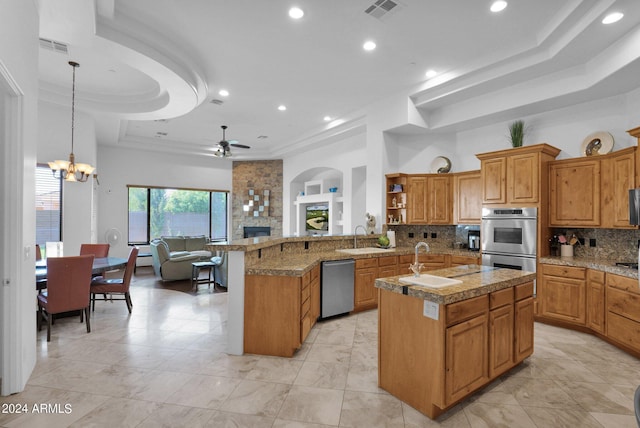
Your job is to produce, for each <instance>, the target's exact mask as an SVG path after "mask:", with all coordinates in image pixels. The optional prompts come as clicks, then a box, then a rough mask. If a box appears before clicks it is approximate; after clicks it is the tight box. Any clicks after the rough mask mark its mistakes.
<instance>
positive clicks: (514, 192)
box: [476, 144, 560, 206]
mask: <svg viewBox="0 0 640 428" xmlns="http://www.w3.org/2000/svg"><path fill="white" fill-rule="evenodd" d="M559 153H560V149H557V148H555V147H553V146H550V145H548V144H536V145H533V146H524V147H518V148H513V149H508V150H500V151H497V152H490V153H482V154H479V155H476V157H477V158H478V159H480V164H481V171H482V172H481V179H482V202H483V203H484V204H491V205H509V206H531V205H537V204H539V203H541V202H544V201H545V198H546V189H547V186H548V183H547V181H546V177H547V174H546V168H547V162H549V161H551V160H553V159H555V157H556V156H558V154H559Z"/></svg>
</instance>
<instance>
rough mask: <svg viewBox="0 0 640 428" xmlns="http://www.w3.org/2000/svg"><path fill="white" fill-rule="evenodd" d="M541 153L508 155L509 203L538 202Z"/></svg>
mask: <svg viewBox="0 0 640 428" xmlns="http://www.w3.org/2000/svg"><path fill="white" fill-rule="evenodd" d="M539 167H540V154H539V153H523V154H520V155H513V156H509V157H507V203H510V204H531V203H537V202H538V200H539V195H540V174H539V170H538V168H539Z"/></svg>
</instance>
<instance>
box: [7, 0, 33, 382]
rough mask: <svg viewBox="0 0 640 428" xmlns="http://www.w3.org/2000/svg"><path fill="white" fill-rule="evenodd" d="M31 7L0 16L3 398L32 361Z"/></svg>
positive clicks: (14, 0)
mask: <svg viewBox="0 0 640 428" xmlns="http://www.w3.org/2000/svg"><path fill="white" fill-rule="evenodd" d="M36 6H37V5H36V2H35V1H30V0H4V1H3V2H2V13H0V40H3V43H0V72H1V73H0V74H2V76H0V102H2V103H5V104H4V105H3V109H2V117H0V121H2V123H3V125H2V126H0V130H2V131H4V132H3V134H2V135H0V140H1V144H2V146H1V150H0V153H2V159H0V163H2V164H3V177H2V178H1V179H0V187H2V191H1V192H0V198H1V199H0V205H1V206H2V208H1V209H2V216H1V219H2V221H3V223H2V225H1V226H0V227H2V228H3V234H2V244H1V245H2V253H1V254H0V279H1V280H2V283H3V284H2V285H1V286H0V305H2V306H1V307H2V310H1V313H0V376H1V377H2V391H1V394H2V395H8V394H11V393H16V392H20V391H22V390H23V389H24V386H25V385H26V383H27V380H28V378H29V376H30V374H31V372H32V371H33V368H34V366H35V361H36V323H35V322H36V319H35V316H34V310H35V306H34V304H35V301H36V300H35V295H36V291H35V267H34V261H35V259H34V251H33V250H34V247H35V163H36V148H37V138H38V134H37V126H36V124H37V123H38V47H39V45H38V24H39V22H38V14H37V7H36Z"/></svg>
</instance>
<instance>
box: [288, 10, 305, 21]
mask: <svg viewBox="0 0 640 428" xmlns="http://www.w3.org/2000/svg"><path fill="white" fill-rule="evenodd" d="M289 16H290V17H291V18H293V19H300V18H302V17H303V16H304V11H303V10H302V9H300V8H299V7H292V8H291V9H289Z"/></svg>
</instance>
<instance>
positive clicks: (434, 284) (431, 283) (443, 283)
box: [400, 273, 462, 288]
mask: <svg viewBox="0 0 640 428" xmlns="http://www.w3.org/2000/svg"><path fill="white" fill-rule="evenodd" d="M400 282H404V283H405V284H413V285H421V286H423V287H430V288H444V287H448V286H450V285H456V284H462V281H460V280H458V279H451V278H445V277H442V276H435V275H429V274H427V273H423V274H422V275H420V276H403V277H402V278H400Z"/></svg>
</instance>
